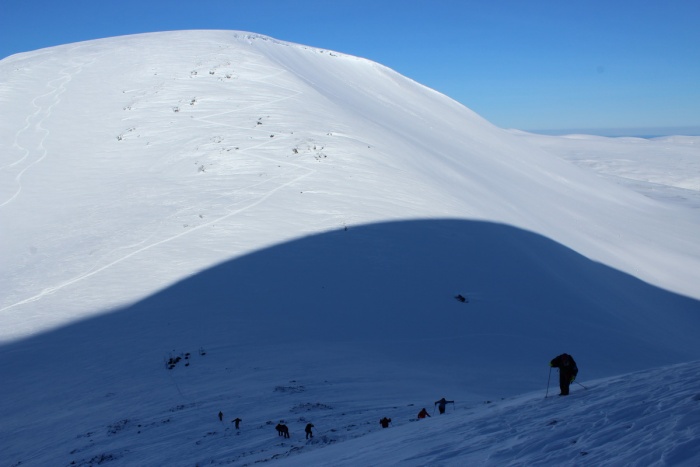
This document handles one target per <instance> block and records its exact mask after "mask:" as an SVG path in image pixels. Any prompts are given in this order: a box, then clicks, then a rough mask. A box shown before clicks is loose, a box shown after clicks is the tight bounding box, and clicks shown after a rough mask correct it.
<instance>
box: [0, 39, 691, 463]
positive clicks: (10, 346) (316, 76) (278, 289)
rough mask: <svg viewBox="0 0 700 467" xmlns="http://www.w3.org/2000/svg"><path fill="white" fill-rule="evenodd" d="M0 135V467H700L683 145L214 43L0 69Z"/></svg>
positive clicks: (84, 47) (41, 56) (78, 51)
mask: <svg viewBox="0 0 700 467" xmlns="http://www.w3.org/2000/svg"><path fill="white" fill-rule="evenodd" d="M378 40H379V39H378ZM475 92H476V91H475ZM0 109H2V110H0V255H1V258H2V261H1V262H0V290H2V294H0V322H2V326H1V327H0V340H1V341H2V352H1V353H0V355H1V357H0V374H2V378H1V379H0V417H1V419H2V423H1V424H0V464H2V465H11V466H20V465H21V466H46V465H83V466H88V465H114V466H117V465H129V466H131V465H168V466H171V465H183V466H194V465H252V464H254V463H257V462H265V461H268V462H272V463H273V464H280V465H415V466H420V465H431V466H435V465H498V466H501V465H523V466H524V465H528V466H529V465H595V466H599V465H644V466H647V465H698V464H700V441H698V440H699V439H700V428H698V427H699V426H700V425H699V423H698V422H700V380H698V378H697V373H698V365H699V363H698V361H700V339H698V338H697V336H698V334H699V332H700V301H698V300H700V285H699V284H700V241H698V239H699V238H700V214H699V213H700V196H699V193H700V186H698V183H699V180H700V179H699V178H698V169H699V168H700V149H699V146H700V138H698V137H667V138H661V139H653V140H642V139H636V138H601V137H592V136H584V135H571V136H567V137H552V136H541V135H533V134H528V133H524V132H520V131H515V130H504V129H500V128H497V127H495V126H493V125H492V124H490V123H489V122H487V121H485V120H484V119H482V118H481V117H479V116H478V115H476V114H475V113H474V112H472V111H470V110H469V109H467V108H466V107H464V106H463V105H461V104H459V103H457V102H455V101H453V100H451V99H450V98H448V97H447V96H444V95H442V94H440V93H438V92H436V91H433V90H431V89H429V88H426V87H424V86H422V85H420V84H419V83H416V82H414V81H412V80H410V79H408V78H406V77H403V76H401V75H399V74H397V73H396V72H394V71H392V70H390V69H388V68H386V67H384V66H382V65H380V64H377V63H374V62H370V61H368V60H364V59H362V58H358V57H352V56H347V55H344V54H341V53H338V52H333V51H329V50H321V49H316V48H312V47H306V46H302V45H297V44H291V43H286V42H281V41H277V40H274V39H272V38H269V37H265V36H260V35H256V34H249V33H243V32H227V31H187V32H168V33H156V34H147V35H138V36H125V37H117V38H110V39H103V40H99V41H91V42H84V43H77V44H69V45H64V46H61V47H55V48H51V49H43V50H38V51H34V52H29V53H24V54H18V55H14V56H11V57H8V58H6V59H4V60H2V61H0ZM460 295H461V296H462V297H464V299H465V300H457V299H455V297H458V296H460ZM562 352H568V353H571V354H572V355H574V356H575V358H576V360H577V362H578V363H579V368H580V370H581V372H580V374H579V379H578V380H577V382H576V383H574V385H573V386H572V394H571V395H570V396H568V397H558V396H557V394H558V388H557V375H556V370H554V371H551V370H550V368H549V366H548V363H549V361H550V359H552V358H553V357H555V356H556V355H558V354H559V353H562ZM548 382H549V386H548ZM545 396H547V397H545ZM440 397H447V398H448V399H452V400H455V405H454V406H450V408H449V409H448V412H447V413H446V414H444V415H438V414H434V415H433V417H431V418H428V419H425V420H420V421H416V420H415V418H416V415H417V413H418V411H419V410H420V409H421V408H423V407H426V408H427V409H428V410H429V411H432V409H433V406H434V402H435V401H436V400H437V399H439V398H440ZM220 411H221V412H222V413H223V421H220V420H219V418H218V413H219V412H220ZM237 417H240V418H241V419H242V420H243V421H242V422H241V427H240V429H238V430H236V429H235V428H234V425H233V423H232V420H233V419H235V418H237ZM382 417H389V418H391V419H392V425H391V426H390V427H389V428H387V429H383V428H381V426H380V425H379V423H378V421H379V419H380V418H382ZM280 420H284V421H285V422H286V423H287V425H288V426H289V427H290V431H291V438H290V439H284V438H281V437H278V436H277V433H276V431H275V429H274V427H275V425H276V424H277V423H278V422H280ZM309 422H311V423H313V424H314V426H315V428H314V431H315V435H314V437H313V438H312V439H309V440H307V439H305V438H304V433H303V428H304V426H305V425H306V424H307V423H309Z"/></svg>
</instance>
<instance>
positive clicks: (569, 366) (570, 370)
mask: <svg viewBox="0 0 700 467" xmlns="http://www.w3.org/2000/svg"><path fill="white" fill-rule="evenodd" d="M549 366H550V367H551V368H558V369H559V388H560V390H561V392H560V394H559V395H560V396H567V395H569V386H570V385H571V383H573V382H574V381H575V380H576V376H577V375H578V366H577V365H576V361H575V360H574V358H573V357H572V356H571V355H569V354H567V353H563V354H561V355H558V356H556V357H554V358H553V359H552V360H551V361H550V362H549ZM547 389H548V390H549V384H547ZM454 403H455V401H448V400H447V399H445V398H444V397H443V398H441V399H439V400H437V401H435V404H434V407H437V409H438V412H439V413H440V414H444V413H445V410H446V407H447V404H452V405H454ZM430 416H431V415H430V414H429V413H428V411H427V410H426V408H425V407H423V408H422V409H421V411H420V412H418V419H419V420H420V419H424V418H428V417H430ZM218 417H219V421H221V422H223V419H224V414H223V413H222V412H219V414H218ZM231 422H232V423H235V426H236V429H239V428H240V423H241V422H242V420H241V419H240V418H235V419H233V420H232V421H231ZM390 424H391V419H390V418H387V417H382V418H381V419H380V420H379V425H381V427H382V428H389V425H390ZM312 428H314V425H313V424H312V423H307V424H306V427H305V428H304V432H305V433H306V439H310V438H313V437H314V435H313V432H312ZM275 429H276V430H277V434H278V435H279V436H284V437H285V438H289V428H288V427H287V426H286V425H285V424H283V422H280V423H278V424H277V426H276V427H275Z"/></svg>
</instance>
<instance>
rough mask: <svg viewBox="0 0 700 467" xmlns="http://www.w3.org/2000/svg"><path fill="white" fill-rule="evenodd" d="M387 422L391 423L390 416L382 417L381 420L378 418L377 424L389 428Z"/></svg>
mask: <svg viewBox="0 0 700 467" xmlns="http://www.w3.org/2000/svg"><path fill="white" fill-rule="evenodd" d="M389 423H391V419H390V418H386V417H384V418H382V419H381V420H379V424H380V425H381V426H382V428H389Z"/></svg>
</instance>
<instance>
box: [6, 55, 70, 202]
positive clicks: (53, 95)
mask: <svg viewBox="0 0 700 467" xmlns="http://www.w3.org/2000/svg"><path fill="white" fill-rule="evenodd" d="M83 66H84V65H83V64H80V65H77V66H76V65H71V66H68V67H66V68H63V69H62V70H61V71H60V74H61V75H62V76H61V77H59V78H56V79H54V80H51V81H49V82H48V86H49V87H51V88H53V89H52V90H51V91H49V92H47V93H46V94H42V95H40V96H37V97H35V98H34V99H33V100H32V105H33V106H34V107H36V111H35V112H34V113H33V114H31V115H29V116H28V117H27V118H26V119H25V122H26V124H25V125H24V127H22V128H21V129H20V130H19V131H17V133H16V134H15V140H14V142H13V143H12V146H13V147H14V148H17V149H19V150H20V152H23V153H24V155H23V156H22V157H20V158H19V159H18V160H16V161H15V162H12V163H10V164H8V165H6V166H4V167H0V171H2V170H7V169H10V168H12V167H15V166H17V165H20V164H22V163H24V162H25V161H26V160H27V159H28V158H29V155H30V154H32V153H33V152H37V153H38V154H37V157H36V158H35V159H34V160H32V161H30V162H29V163H28V164H27V165H26V166H25V167H23V168H22V169H21V170H20V171H19V172H18V173H17V175H15V177H14V182H15V185H16V189H15V192H14V194H12V195H11V196H10V197H9V198H8V199H6V200H5V201H3V202H2V203H0V208H2V207H3V206H6V205H7V204H9V203H11V202H12V201H14V200H15V199H16V198H17V197H18V196H19V194H20V193H21V191H22V176H23V175H24V174H25V173H26V172H27V171H28V170H29V169H31V168H32V167H34V166H35V165H37V164H39V163H41V162H42V161H43V160H44V159H45V158H46V157H47V156H48V151H47V150H46V148H45V147H44V141H46V138H48V136H49V134H50V133H51V132H50V131H49V130H48V129H47V128H44V127H43V126H42V124H43V123H44V121H45V120H46V119H47V118H49V117H50V116H51V111H52V109H53V108H54V107H55V106H56V105H58V104H60V102H61V95H62V94H63V93H64V92H65V90H66V86H67V85H68V83H70V81H71V80H72V79H73V75H75V74H77V73H80V72H81V71H82V69H83ZM75 68H77V70H76V71H70V70H72V69H75ZM56 81H59V82H60V85H58V86H55V85H54V84H53V83H54V82H56ZM44 98H50V99H47V100H49V101H50V102H51V104H50V105H49V106H48V107H46V108H45V109H44V107H43V106H42V105H39V104H38V102H39V101H40V100H42V99H44ZM37 119H38V121H37V122H36V123H35V124H34V126H35V127H36V131H35V133H42V136H41V137H40V138H39V141H38V144H37V148H36V151H31V150H30V149H29V148H26V147H24V146H22V145H21V144H20V143H19V139H20V136H21V135H23V134H24V133H26V132H28V130H29V129H30V128H31V127H32V121H33V120H37Z"/></svg>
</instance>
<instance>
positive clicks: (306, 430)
mask: <svg viewBox="0 0 700 467" xmlns="http://www.w3.org/2000/svg"><path fill="white" fill-rule="evenodd" d="M313 427H314V425H313V423H307V424H306V428H304V433H306V439H309V438H313V437H314V434H313V433H312V432H311V429H312V428H313Z"/></svg>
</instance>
